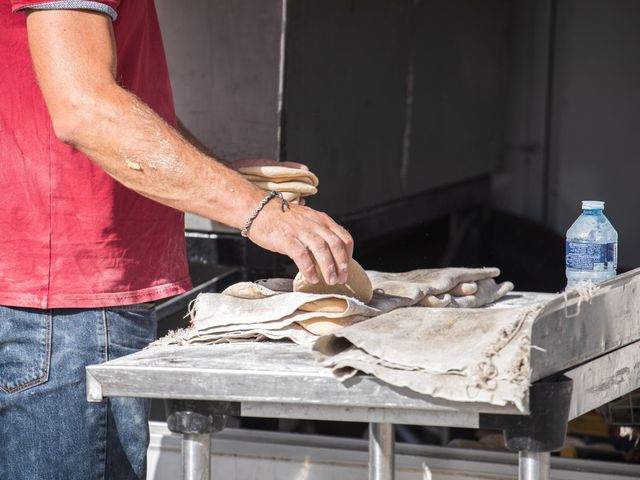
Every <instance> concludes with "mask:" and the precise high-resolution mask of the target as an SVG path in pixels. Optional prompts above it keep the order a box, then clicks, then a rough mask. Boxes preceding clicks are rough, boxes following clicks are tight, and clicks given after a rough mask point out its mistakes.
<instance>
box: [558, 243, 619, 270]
mask: <svg viewBox="0 0 640 480" xmlns="http://www.w3.org/2000/svg"><path fill="white" fill-rule="evenodd" d="M566 254H567V268H571V269H574V270H612V269H614V268H615V266H616V263H617V258H616V257H617V254H618V252H617V244H616V243H615V242H612V243H588V242H570V241H567V252H566Z"/></svg>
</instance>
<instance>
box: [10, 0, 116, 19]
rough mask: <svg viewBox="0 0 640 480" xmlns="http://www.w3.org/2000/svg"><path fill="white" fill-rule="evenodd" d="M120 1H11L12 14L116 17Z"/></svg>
mask: <svg viewBox="0 0 640 480" xmlns="http://www.w3.org/2000/svg"><path fill="white" fill-rule="evenodd" d="M119 5H120V0H11V9H12V10H13V11H14V12H21V11H24V10H93V11H96V12H101V13H105V14H107V15H109V16H110V17H111V18H112V20H115V19H116V18H117V17H118V6H119Z"/></svg>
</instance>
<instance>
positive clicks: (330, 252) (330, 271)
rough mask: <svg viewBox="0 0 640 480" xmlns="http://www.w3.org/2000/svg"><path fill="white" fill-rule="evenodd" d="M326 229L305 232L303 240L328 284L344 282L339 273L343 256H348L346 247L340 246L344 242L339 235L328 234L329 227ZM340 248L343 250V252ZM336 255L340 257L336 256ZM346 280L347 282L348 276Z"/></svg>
mask: <svg viewBox="0 0 640 480" xmlns="http://www.w3.org/2000/svg"><path fill="white" fill-rule="evenodd" d="M324 230H325V231H323V229H319V231H317V232H311V233H304V234H303V237H302V241H303V243H304V244H305V245H306V246H307V248H308V249H309V251H310V252H311V255H313V257H314V259H315V262H316V264H317V267H318V269H319V271H320V273H321V274H322V277H323V278H324V280H325V282H326V283H327V285H335V284H336V283H344V282H341V280H342V278H341V276H339V275H338V265H339V264H340V263H341V262H342V261H344V260H343V258H344V257H345V256H346V252H345V251H344V249H340V248H339V245H338V244H341V243H342V242H341V241H340V240H339V239H338V237H337V236H336V235H334V234H333V233H330V234H327V231H328V229H326V228H325V229H324ZM340 250H342V253H341V252H340ZM334 255H336V256H337V257H338V258H335V257H334ZM347 262H348V259H347ZM305 276H306V275H305ZM344 281H345V282H346V278H345V279H344Z"/></svg>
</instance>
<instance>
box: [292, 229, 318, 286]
mask: <svg viewBox="0 0 640 480" xmlns="http://www.w3.org/2000/svg"><path fill="white" fill-rule="evenodd" d="M283 253H285V255H288V256H289V258H291V260H293V262H294V263H295V264H296V267H298V270H300V272H302V275H304V278H306V279H307V280H309V281H310V282H311V283H318V282H319V281H320V277H319V276H318V272H317V270H316V264H315V262H314V261H313V257H312V255H311V252H309V249H308V248H307V247H306V246H305V245H303V244H302V243H301V242H300V241H299V240H297V239H296V240H295V245H294V246H293V247H290V248H288V249H286V248H285V250H284V252H283Z"/></svg>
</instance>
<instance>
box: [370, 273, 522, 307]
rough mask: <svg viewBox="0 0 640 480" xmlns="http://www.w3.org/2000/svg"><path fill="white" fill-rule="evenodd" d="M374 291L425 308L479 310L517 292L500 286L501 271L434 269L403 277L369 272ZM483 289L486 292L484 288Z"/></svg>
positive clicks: (508, 283)
mask: <svg viewBox="0 0 640 480" xmlns="http://www.w3.org/2000/svg"><path fill="white" fill-rule="evenodd" d="M367 274H368V275H369V278H370V279H371V284H372V285H373V288H374V289H375V290H377V291H380V292H384V293H387V294H391V295H396V296H400V297H407V298H415V299H417V301H416V302H414V304H417V305H421V306H424V307H439V308H443V307H463V308H472V307H473V308H476V307H481V306H483V305H487V304H488V303H491V302H495V301H496V300H499V299H500V298H502V297H503V296H504V295H506V294H507V293H509V292H510V291H512V290H513V284H512V283H511V282H504V283H501V284H496V282H495V280H493V279H494V278H495V277H497V276H498V275H500V269H498V268H493V267H491V268H458V267H452V268H434V269H420V270H412V271H410V272H402V273H387V272H376V271H371V270H370V271H367ZM481 287H482V288H481Z"/></svg>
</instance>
